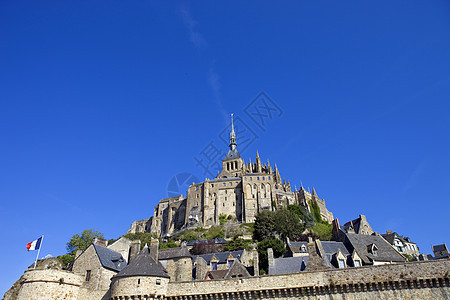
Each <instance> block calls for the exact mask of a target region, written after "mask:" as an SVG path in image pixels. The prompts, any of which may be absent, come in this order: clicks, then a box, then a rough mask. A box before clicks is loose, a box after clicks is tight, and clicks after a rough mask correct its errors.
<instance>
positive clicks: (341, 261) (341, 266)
mask: <svg viewBox="0 0 450 300" xmlns="http://www.w3.org/2000/svg"><path fill="white" fill-rule="evenodd" d="M339 268H340V269H343V268H345V262H344V260H343V259H340V260H339Z"/></svg>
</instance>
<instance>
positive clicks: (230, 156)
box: [218, 114, 245, 178]
mask: <svg viewBox="0 0 450 300" xmlns="http://www.w3.org/2000/svg"><path fill="white" fill-rule="evenodd" d="M244 167H245V163H244V160H243V159H242V158H241V155H240V154H239V151H238V150H237V143H236V133H235V132H234V122H233V114H231V132H230V150H228V153H227V155H226V156H225V158H224V159H223V160H222V173H221V174H220V175H219V176H218V177H220V178H230V177H241V176H242V172H243V170H244Z"/></svg>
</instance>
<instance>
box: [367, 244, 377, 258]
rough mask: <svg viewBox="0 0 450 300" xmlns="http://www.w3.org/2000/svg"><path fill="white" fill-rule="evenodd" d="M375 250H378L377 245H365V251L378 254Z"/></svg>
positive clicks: (374, 254)
mask: <svg viewBox="0 0 450 300" xmlns="http://www.w3.org/2000/svg"><path fill="white" fill-rule="evenodd" d="M377 251H378V247H377V245H375V244H370V245H368V246H367V252H369V253H370V254H372V255H373V256H377V255H378V253H377Z"/></svg>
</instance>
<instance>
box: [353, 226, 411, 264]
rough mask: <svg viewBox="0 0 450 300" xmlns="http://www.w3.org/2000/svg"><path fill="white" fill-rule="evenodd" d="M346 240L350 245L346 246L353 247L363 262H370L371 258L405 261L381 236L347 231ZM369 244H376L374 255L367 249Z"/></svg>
mask: <svg viewBox="0 0 450 300" xmlns="http://www.w3.org/2000/svg"><path fill="white" fill-rule="evenodd" d="M346 241H348V242H349V243H350V245H347V246H349V248H350V247H352V248H354V249H355V250H356V251H357V252H358V254H359V256H360V257H361V259H362V260H363V261H364V263H365V264H371V263H372V260H375V261H395V262H404V261H405V258H403V256H401V255H400V254H399V253H398V252H397V251H395V250H394V248H392V246H391V245H390V244H389V243H388V242H387V241H385V240H384V239H383V238H382V237H381V236H377V235H364V234H355V233H348V234H347V240H346ZM370 244H375V245H376V246H377V248H378V250H377V255H376V256H374V255H373V254H371V253H369V252H368V251H367V246H368V245H370ZM349 250H353V249H349Z"/></svg>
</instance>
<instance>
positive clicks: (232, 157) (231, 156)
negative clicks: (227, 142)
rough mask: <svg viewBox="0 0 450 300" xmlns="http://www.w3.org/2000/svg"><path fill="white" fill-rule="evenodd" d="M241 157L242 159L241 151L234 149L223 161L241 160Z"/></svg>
mask: <svg viewBox="0 0 450 300" xmlns="http://www.w3.org/2000/svg"><path fill="white" fill-rule="evenodd" d="M239 157H241V155H240V154H239V151H238V150H237V149H236V148H234V149H230V150H228V153H227V155H226V156H225V158H224V159H223V160H230V159H235V158H239Z"/></svg>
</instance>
